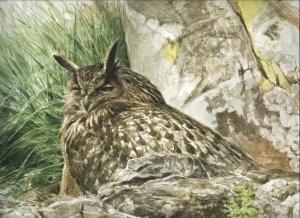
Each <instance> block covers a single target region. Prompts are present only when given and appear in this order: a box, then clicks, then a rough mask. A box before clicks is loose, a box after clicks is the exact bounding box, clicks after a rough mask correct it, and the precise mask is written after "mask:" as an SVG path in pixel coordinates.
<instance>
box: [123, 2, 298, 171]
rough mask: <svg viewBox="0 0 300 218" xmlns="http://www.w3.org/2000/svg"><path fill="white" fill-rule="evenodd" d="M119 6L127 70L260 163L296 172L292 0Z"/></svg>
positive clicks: (294, 10)
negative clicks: (137, 74)
mask: <svg viewBox="0 0 300 218" xmlns="http://www.w3.org/2000/svg"><path fill="white" fill-rule="evenodd" d="M247 4H248V5H247ZM121 5H122V8H121V12H122V13H121V14H122V18H123V24H124V31H125V35H126V42H127V45H128V52H129V58H130V62H131V67H132V69H133V70H135V71H137V72H139V73H142V74H143V75H145V76H147V77H148V78H149V79H150V80H151V81H152V82H153V83H155V84H156V85H157V87H158V88H159V89H160V90H161V91H162V93H163V95H164V97H165V98H166V101H167V102H168V103H169V104H171V105H172V106H174V107H177V108H178V109H180V110H182V111H184V112H185V113H187V114H189V115H190V116H192V117H194V118H196V119H197V120H199V121H200V122H202V123H204V124H206V125H208V126H210V127H211V128H214V129H216V130H217V131H219V132H220V133H221V134H222V135H223V136H225V137H227V138H229V139H230V140H231V141H233V142H234V143H236V144H239V145H240V146H241V147H242V148H243V149H244V150H246V151H247V152H248V153H249V154H250V155H251V156H252V157H253V158H254V159H255V160H256V161H257V162H258V163H260V164H262V165H264V166H267V167H269V168H277V169H286V170H292V171H298V170H299V161H298V158H299V119H298V117H299V110H298V109H299V93H298V90H299V83H298V81H299V80H298V78H299V49H298V48H299V28H298V24H299V21H298V18H299V13H298V8H299V2H298V1H281V2H277V1H260V4H256V3H255V1H240V0H230V1H190V0H182V1H151V2H149V1H132V0H129V1H127V2H122V4H121Z"/></svg>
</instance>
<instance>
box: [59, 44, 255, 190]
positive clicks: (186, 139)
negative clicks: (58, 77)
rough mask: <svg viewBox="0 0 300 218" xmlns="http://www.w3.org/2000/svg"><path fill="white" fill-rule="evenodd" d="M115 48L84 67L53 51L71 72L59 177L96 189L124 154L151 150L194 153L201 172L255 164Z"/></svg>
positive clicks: (210, 173)
mask: <svg viewBox="0 0 300 218" xmlns="http://www.w3.org/2000/svg"><path fill="white" fill-rule="evenodd" d="M116 50H117V43H116V44H114V46H113V47H112V49H111V50H110V52H109V53H108V55H107V58H106V60H105V61H104V63H103V64H96V65H91V66H87V67H84V68H79V67H77V66H76V65H75V64H74V63H73V62H71V61H68V60H67V59H65V58H64V57H62V56H55V59H56V60H57V61H58V62H59V63H60V64H61V65H62V66H63V67H65V68H67V69H68V70H69V71H71V72H72V76H71V78H70V81H69V82H68V85H67V89H66V95H65V107H64V114H65V119H64V123H63V127H62V134H61V141H62V143H63V150H64V155H65V168H66V169H67V172H64V178H63V180H67V179H68V178H69V177H67V176H70V175H72V176H73V177H74V178H75V180H76V182H77V183H78V185H79V187H80V190H81V191H82V192H96V190H97V188H98V187H99V186H101V184H104V183H106V182H108V181H110V180H112V179H113V178H114V173H115V172H116V170H117V169H122V168H124V167H125V166H126V163H127V161H128V159H130V158H136V157H141V156H144V155H145V154H148V153H152V152H157V153H189V154H192V155H194V156H196V157H197V159H198V160H199V163H198V164H199V165H200V167H201V168H202V171H203V174H202V175H201V177H203V178H209V177H211V176H217V175H225V174H228V173H229V172H230V171H234V170H237V169H241V170H242V171H247V170H249V169H251V168H252V167H253V166H254V164H253V162H252V160H251V159H250V158H249V157H248V156H247V155H246V154H245V153H244V152H243V151H242V150H241V149H240V148H238V147H237V146H235V145H233V144H232V143H230V142H228V141H227V140H225V139H224V138H222V137H221V136H220V135H219V134H218V133H216V132H214V131H213V130H211V129H210V128H208V127H206V126H204V125H202V124H200V123H199V122H197V121H196V120H194V119H193V118H191V117H189V116H187V115H185V114H183V113H182V112H180V111H178V110H176V109H174V108H172V107H171V106H169V105H167V104H166V103H165V101H164V99H163V97H162V95H161V93H160V92H159V91H158V90H157V88H156V87H155V86H154V85H153V84H152V83H151V82H150V81H149V80H147V79H146V78H145V77H143V76H141V75H139V74H137V73H135V72H133V71H131V70H129V69H127V68H124V67H119V66H118V65H117V63H116V62H115V54H116ZM67 182H68V181H65V182H63V183H67ZM65 185H66V184H65ZM66 186H67V185H66ZM66 190H67V189H66ZM65 194H69V192H68V191H65Z"/></svg>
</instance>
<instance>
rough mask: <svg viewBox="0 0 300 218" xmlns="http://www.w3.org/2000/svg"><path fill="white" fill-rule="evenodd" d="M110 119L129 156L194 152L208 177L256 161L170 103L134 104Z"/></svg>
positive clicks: (118, 143) (247, 166) (116, 142)
mask: <svg viewBox="0 0 300 218" xmlns="http://www.w3.org/2000/svg"><path fill="white" fill-rule="evenodd" d="M109 123H110V125H111V126H110V127H109V128H108V129H110V130H111V131H112V134H111V135H112V137H113V139H111V140H110V141H113V142H114V145H112V146H117V147H119V148H120V149H121V150H122V151H123V152H122V153H123V155H125V156H126V157H129V158H135V157H140V156H144V155H145V154H147V153H151V152H157V153H183V154H192V155H193V156H195V157H196V159H197V160H198V163H197V164H198V165H200V166H201V167H202V168H203V171H205V173H206V175H207V177H210V176H214V175H224V174H227V173H228V172H229V171H234V170H237V169H241V170H242V171H248V170H249V169H251V168H252V167H254V165H255V164H254V163H253V162H252V160H251V158H250V157H249V156H248V155H247V154H246V153H245V152H243V151H242V150H241V149H240V148H239V147H237V146H236V145H234V144H232V143H230V142H228V141H227V140H226V139H224V138H223V137H221V136H220V134H218V133H217V132H215V131H213V130H211V129H210V128H208V127H206V126H204V125H202V124H200V123H199V122H197V121H196V120H194V119H192V118H191V117H189V116H187V115H185V114H183V113H181V112H179V111H177V110H176V109H174V108H172V107H169V106H158V107H155V106H153V107H151V108H133V109H131V110H129V111H126V112H123V113H120V114H119V115H118V116H117V117H116V118H115V119H114V120H112V122H109Z"/></svg>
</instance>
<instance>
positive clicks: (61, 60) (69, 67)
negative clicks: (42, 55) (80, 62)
mask: <svg viewBox="0 0 300 218" xmlns="http://www.w3.org/2000/svg"><path fill="white" fill-rule="evenodd" d="M53 57H54V59H55V60H56V61H57V62H58V63H59V64H60V65H61V66H62V67H64V68H66V69H67V70H68V71H70V72H72V73H75V72H76V71H77V70H78V69H79V67H78V66H77V65H76V64H75V63H74V62H72V61H70V60H68V59H67V58H65V57H64V56H62V55H53Z"/></svg>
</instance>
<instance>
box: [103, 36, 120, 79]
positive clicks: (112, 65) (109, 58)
mask: <svg viewBox="0 0 300 218" xmlns="http://www.w3.org/2000/svg"><path fill="white" fill-rule="evenodd" d="M118 44H119V40H117V41H116V42H115V43H114V44H113V46H112V47H111V49H110V50H109V52H108V53H107V54H106V58H105V62H104V69H105V74H110V73H112V72H115V71H116V70H117V69H118V67H117V66H118V61H116V54H117V49H118Z"/></svg>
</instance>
